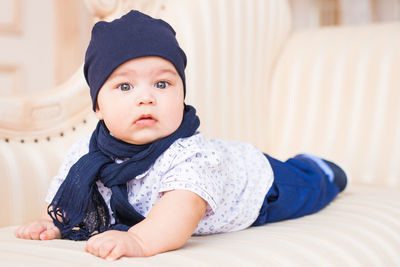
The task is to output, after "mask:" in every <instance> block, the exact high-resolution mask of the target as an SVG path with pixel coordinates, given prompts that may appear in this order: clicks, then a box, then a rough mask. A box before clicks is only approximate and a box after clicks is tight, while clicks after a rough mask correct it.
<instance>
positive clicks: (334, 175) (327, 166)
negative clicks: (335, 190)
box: [296, 154, 347, 192]
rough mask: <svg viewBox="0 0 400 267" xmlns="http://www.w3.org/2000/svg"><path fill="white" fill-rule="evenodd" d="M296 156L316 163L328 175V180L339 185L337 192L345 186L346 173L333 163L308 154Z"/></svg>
mask: <svg viewBox="0 0 400 267" xmlns="http://www.w3.org/2000/svg"><path fill="white" fill-rule="evenodd" d="M298 157H299V158H306V159H309V160H312V161H313V162H314V163H315V164H317V165H318V166H319V167H320V169H321V170H322V171H323V172H324V173H325V174H326V176H328V179H329V181H331V182H332V183H335V184H336V185H337V186H338V187H339V192H342V191H343V190H344V189H345V188H346V185H347V176H346V173H345V172H344V171H343V169H342V168H340V167H339V166H338V165H336V164H335V163H333V162H330V161H328V160H325V159H322V158H319V157H316V156H314V155H310V154H300V155H297V156H296V158H298Z"/></svg>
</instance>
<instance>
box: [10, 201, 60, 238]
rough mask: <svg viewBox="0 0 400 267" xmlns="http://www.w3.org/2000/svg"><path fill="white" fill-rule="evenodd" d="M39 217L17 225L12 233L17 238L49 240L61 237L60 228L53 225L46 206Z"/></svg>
mask: <svg viewBox="0 0 400 267" xmlns="http://www.w3.org/2000/svg"><path fill="white" fill-rule="evenodd" d="M48 205H49V204H46V207H45V209H44V210H43V213H42V216H41V217H40V218H39V219H36V220H33V221H31V222H28V223H26V224H24V225H21V226H20V227H18V228H17V229H16V230H15V232H14V234H15V236H16V237H18V238H24V239H34V240H50V239H55V238H61V233H60V230H59V229H58V228H57V227H56V226H55V225H54V223H53V220H52V219H51V217H50V216H49V215H48V214H47V206H48Z"/></svg>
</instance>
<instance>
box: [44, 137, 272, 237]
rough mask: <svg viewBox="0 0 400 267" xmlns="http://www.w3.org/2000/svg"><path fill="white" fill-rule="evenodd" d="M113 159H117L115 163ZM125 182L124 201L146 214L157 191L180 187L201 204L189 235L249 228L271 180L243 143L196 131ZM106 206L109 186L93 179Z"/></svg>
mask: <svg viewBox="0 0 400 267" xmlns="http://www.w3.org/2000/svg"><path fill="white" fill-rule="evenodd" d="M89 141H90V136H86V137H84V138H82V139H81V140H79V141H78V142H77V143H75V144H74V145H73V147H72V148H71V150H70V151H69V153H68V154H67V156H66V158H65V160H64V162H63V164H62V165H61V168H60V170H59V172H58V174H57V175H56V176H55V177H54V178H53V180H52V182H51V185H50V188H49V191H48V194H47V197H46V202H48V203H51V201H52V199H53V198H54V196H55V194H56V192H57V190H58V188H59V187H60V185H61V183H62V182H63V181H64V179H65V177H66V176H67V174H68V171H69V169H70V168H71V166H72V165H73V164H74V163H75V162H76V161H77V160H78V159H79V158H80V157H81V156H83V155H85V154H86V153H88V151H89ZM117 162H121V161H118V160H117ZM132 178H133V179H132V180H130V181H129V182H128V183H127V188H128V201H129V203H130V204H131V205H132V206H133V207H134V208H135V210H136V211H137V212H139V213H140V214H142V215H143V216H147V214H148V213H149V212H150V209H151V208H152V207H153V205H154V204H155V203H156V202H157V200H159V199H160V198H161V197H162V195H163V192H165V191H169V190H174V189H184V190H189V191H191V192H194V193H196V194H197V195H199V196H200V197H202V198H203V199H204V200H205V201H206V202H207V210H206V213H205V215H204V217H203V218H202V219H201V220H200V222H199V224H198V226H197V228H196V230H195V231H194V233H193V234H195V235H205V234H213V233H221V232H232V231H238V230H242V229H244V228H247V227H249V226H250V225H251V224H252V223H253V222H254V221H255V220H256V219H257V217H258V215H259V211H260V208H261V205H262V203H263V201H264V198H265V195H266V194H267V191H268V190H269V188H270V187H271V185H272V182H273V173H272V169H271V165H270V164H269V162H268V160H267V158H266V157H265V156H264V155H263V154H262V153H261V152H260V151H259V150H257V149H256V148H255V147H254V146H252V145H250V144H247V143H239V142H230V141H225V140H217V139H206V138H205V137H204V136H203V135H202V134H201V133H197V134H195V135H193V136H191V137H188V138H181V139H178V140H176V141H175V142H174V143H173V144H172V145H171V146H170V147H169V148H168V149H167V150H166V151H164V153H163V154H161V155H160V156H159V157H158V159H157V160H156V161H155V162H154V164H153V165H152V166H151V167H150V168H149V169H148V170H147V171H146V172H144V173H142V174H140V175H138V176H136V177H132ZM97 185H98V188H99V192H100V194H101V195H102V196H103V198H104V200H105V202H106V204H107V205H108V208H109V212H110V216H111V223H114V222H115V219H114V218H113V217H112V213H111V208H110V198H111V194H112V193H111V189H109V188H107V187H105V186H104V185H103V184H102V183H101V182H100V181H97Z"/></svg>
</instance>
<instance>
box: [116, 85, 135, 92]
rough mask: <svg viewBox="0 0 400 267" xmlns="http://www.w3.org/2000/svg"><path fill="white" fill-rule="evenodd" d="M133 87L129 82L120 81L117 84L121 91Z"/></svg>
mask: <svg viewBox="0 0 400 267" xmlns="http://www.w3.org/2000/svg"><path fill="white" fill-rule="evenodd" d="M132 88H133V86H132V85H131V84H129V83H121V84H120V85H118V89H120V90H121V91H129V90H131V89H132Z"/></svg>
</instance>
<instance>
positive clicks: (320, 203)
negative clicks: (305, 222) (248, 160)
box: [252, 155, 339, 226]
mask: <svg viewBox="0 0 400 267" xmlns="http://www.w3.org/2000/svg"><path fill="white" fill-rule="evenodd" d="M265 156H266V157H267V159H268V161H269V163H270V164H271V167H272V170H273V173H274V182H273V184H272V186H271V188H270V189H269V191H268V193H267V195H266V197H265V199H264V203H263V204H262V207H261V209H260V214H259V216H258V218H257V219H256V221H255V222H254V223H253V224H252V226H258V225H263V224H266V223H269V222H277V221H282V220H287V219H294V218H298V217H301V216H304V215H308V214H312V213H315V212H317V211H319V210H321V209H322V208H324V207H325V206H326V205H328V204H329V203H330V202H331V201H332V200H333V199H334V198H335V197H336V195H337V194H338V193H339V187H338V186H337V185H336V184H335V183H332V182H330V181H329V179H328V177H327V175H326V174H325V173H324V172H323V171H322V169H321V168H320V167H319V166H318V165H317V164H316V163H315V162H313V161H312V160H310V159H307V158H303V157H301V156H300V157H294V158H290V159H288V160H287V161H285V162H281V161H279V160H276V159H274V158H272V157H270V156H268V155H265Z"/></svg>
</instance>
